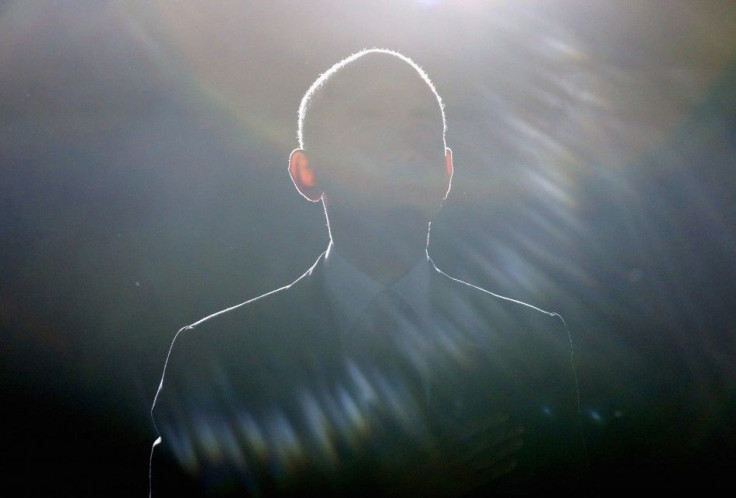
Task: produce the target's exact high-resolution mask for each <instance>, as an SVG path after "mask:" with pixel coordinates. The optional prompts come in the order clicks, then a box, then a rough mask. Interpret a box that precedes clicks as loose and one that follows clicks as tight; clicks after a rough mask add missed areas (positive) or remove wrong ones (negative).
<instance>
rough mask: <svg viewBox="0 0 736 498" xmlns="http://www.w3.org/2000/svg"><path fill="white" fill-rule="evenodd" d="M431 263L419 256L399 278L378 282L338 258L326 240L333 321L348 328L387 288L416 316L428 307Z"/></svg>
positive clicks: (326, 274)
mask: <svg viewBox="0 0 736 498" xmlns="http://www.w3.org/2000/svg"><path fill="white" fill-rule="evenodd" d="M431 269H432V265H431V263H430V261H429V259H428V258H426V257H425V258H422V259H421V260H419V261H417V264H416V265H414V267H413V268H412V269H411V270H409V272H407V273H406V274H405V275H404V276H402V277H401V278H400V279H399V280H397V281H395V282H392V283H390V284H388V285H382V284H381V283H380V282H378V281H376V280H374V279H373V278H371V277H370V276H369V275H367V274H366V273H364V272H362V271H361V270H359V269H358V268H356V267H355V266H353V265H352V264H351V263H350V262H349V261H348V260H347V259H345V258H344V257H342V256H341V255H340V253H339V252H338V251H337V250H336V248H335V246H334V244H332V242H330V245H329V247H328V248H327V252H326V253H325V272H324V278H325V290H326V292H327V299H328V300H329V302H330V304H331V306H332V309H333V311H334V313H335V320H336V321H337V323H338V324H339V325H341V326H343V327H346V328H349V327H350V325H352V323H353V321H354V320H355V319H356V318H357V317H358V316H360V314H361V313H362V312H363V310H364V309H365V307H366V306H368V304H369V303H370V302H371V301H372V300H373V298H374V297H376V295H377V294H379V293H380V292H382V291H384V290H386V289H390V290H391V291H392V292H395V293H396V294H398V295H399V296H401V297H402V298H403V299H404V300H405V301H406V302H407V303H408V304H409V306H411V307H412V308H413V309H414V311H415V312H416V313H418V314H419V315H420V316H427V315H428V313H429V310H430V295H429V280H430V272H431Z"/></svg>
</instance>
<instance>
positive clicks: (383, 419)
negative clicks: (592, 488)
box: [152, 255, 583, 496]
mask: <svg viewBox="0 0 736 498" xmlns="http://www.w3.org/2000/svg"><path fill="white" fill-rule="evenodd" d="M423 265H424V266H423V268H424V270H422V269H420V270H419V271H425V270H426V290H421V291H419V303H418V301H417V299H413V298H411V299H405V298H404V297H403V296H402V292H401V288H400V287H399V289H398V290H397V288H396V287H395V286H393V287H392V286H389V287H387V288H384V289H381V290H380V291H378V292H377V293H374V295H372V296H371V297H370V300H369V302H368V303H367V304H365V305H364V306H362V307H358V308H357V309H356V311H355V316H352V317H351V316H346V314H345V312H344V309H345V307H344V306H343V307H340V306H335V303H334V299H333V300H331V299H330V298H329V295H330V291H329V284H326V283H325V282H326V279H327V277H328V275H326V273H327V272H328V270H329V268H326V266H328V265H326V264H325V258H324V255H323V256H321V257H320V259H319V260H318V261H317V262H316V263H315V265H314V266H313V267H312V269H310V270H309V271H308V272H307V273H306V274H305V275H304V276H302V277H301V278H300V279H299V280H297V281H296V282H295V283H294V284H292V285H291V286H289V287H286V288H283V289H280V290H278V291H276V292H273V293H270V294H268V295H265V296H262V297H261V298H258V299H255V300H252V301H250V302H247V303H244V304H243V305H240V306H237V307H234V308H231V309H229V310H226V311H224V312H221V313H218V314H215V315H213V316H211V317H208V318H207V319H205V320H202V321H200V322H198V323H196V324H194V325H192V326H189V327H185V328H184V329H182V330H181V331H180V332H179V334H178V335H177V337H176V339H175V342H174V344H173V346H172V349H171V352H170V355H169V358H168V361H167V365H166V369H165V375H164V378H163V380H162V385H161V389H160V392H159V394H158V396H157V400H156V402H155V407H154V420H155V423H156V426H157V429H158V431H159V433H160V435H161V437H162V443H161V444H160V445H159V446H158V447H157V448H156V449H155V451H154V455H153V477H152V486H153V493H154V496H169V495H172V496H173V495H176V496H196V495H199V494H207V495H223V496H228V495H242V494H252V495H289V494H305V493H307V494H308V493H318V494H320V495H326V494H327V495H329V494H335V495H377V494H383V495H402V496H403V495H422V494H426V495H462V494H475V493H479V492H481V491H488V490H490V489H493V490H494V491H497V492H500V493H510V494H516V493H519V494H522V493H527V492H534V491H535V490H536V491H538V490H542V489H544V490H548V489H566V488H571V487H573V486H574V480H575V473H576V471H577V467H578V466H579V464H580V461H581V457H582V454H583V448H582V440H581V438H580V432H579V426H578V416H577V394H576V388H575V382H574V377H573V371H572V364H571V356H570V342H569V338H568V335H567V332H566V331H565V329H564V327H563V326H562V323H561V322H560V321H559V320H558V319H557V318H555V317H552V316H550V315H549V314H547V313H544V312H541V311H539V310H537V309H534V308H532V307H530V306H527V305H524V304H521V303H517V302H513V301H511V300H507V299H504V298H500V297H497V296H494V295H492V294H490V293H487V292H485V291H482V290H481V289H478V288H475V287H473V286H470V285H467V284H464V283H462V282H459V281H456V280H454V279H451V278H450V277H448V276H446V275H445V274H443V273H441V272H439V271H438V270H436V268H434V266H433V265H432V263H431V261H429V260H427V261H425V262H424V263H423ZM332 292H333V293H334V289H333V291H332ZM344 301H345V302H348V303H350V298H349V297H348V298H346V299H345V300H344ZM348 308H349V306H348ZM348 315H349V313H348ZM489 420H496V421H497V422H498V423H491V424H489V425H488V427H489V428H488V431H487V432H486V433H484V432H482V431H481V432H478V431H475V432H470V431H469V430H468V429H469V428H470V427H476V426H482V425H483V424H487V421H489ZM512 424H513V425H512ZM517 424H520V425H521V426H523V428H524V434H523V440H524V444H523V446H522V447H521V448H520V449H518V448H517V447H515V446H514V447H510V448H506V450H504V451H507V452H508V453H509V454H510V455H512V456H513V458H514V459H515V460H516V461H517V464H518V465H516V467H515V469H514V470H513V471H511V472H508V473H502V474H504V475H502V476H500V477H498V478H496V475H494V474H493V473H492V472H491V471H489V470H487V469H485V468H478V469H476V468H474V466H473V462H474V456H475V454H474V452H476V451H480V450H478V448H483V447H484V446H483V444H484V441H483V440H482V439H483V438H485V437H487V438H488V439H489V440H490V439H492V438H493V437H498V433H499V431H501V432H503V431H505V430H514V429H513V428H514V427H516V426H517ZM484 434H485V435H484ZM517 450H518V451H517ZM486 456H487V455H486ZM504 456H508V455H499V458H500V457H504ZM458 462H463V464H462V465H458Z"/></svg>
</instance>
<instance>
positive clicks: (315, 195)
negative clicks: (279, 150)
mask: <svg viewBox="0 0 736 498" xmlns="http://www.w3.org/2000/svg"><path fill="white" fill-rule="evenodd" d="M289 175H290V176H291V181H293V182H294V186H295V187H296V189H297V190H298V191H299V193H300V194H302V195H303V196H304V198H305V199H307V200H308V201H312V202H317V201H319V200H320V199H322V194H324V191H323V190H322V189H321V188H319V186H318V185H317V182H316V181H315V178H314V170H312V168H311V166H310V165H309V158H308V157H307V154H306V152H304V151H303V150H302V149H294V151H293V152H292V153H291V155H290V156H289Z"/></svg>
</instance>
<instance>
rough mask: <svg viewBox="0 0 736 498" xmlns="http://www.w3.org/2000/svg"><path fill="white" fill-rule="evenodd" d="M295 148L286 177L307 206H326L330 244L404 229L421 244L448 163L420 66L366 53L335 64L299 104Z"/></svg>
mask: <svg viewBox="0 0 736 498" xmlns="http://www.w3.org/2000/svg"><path fill="white" fill-rule="evenodd" d="M298 139H299V149H297V150H295V151H294V152H293V153H292V155H291V158H290V162H289V172H290V174H291V177H292V179H293V180H294V184H295V185H296V187H297V189H298V190H299V191H300V192H301V193H302V195H304V197H306V198H307V199H309V200H312V201H317V200H320V199H322V200H323V202H324V203H325V209H326V212H327V214H328V219H329V222H330V227H331V229H332V235H333V238H334V236H335V235H336V233H335V232H338V231H344V230H348V231H350V232H352V234H353V235H354V234H355V233H356V231H357V230H362V231H368V232H369V233H370V234H371V235H374V236H377V235H378V233H379V232H382V233H386V232H387V230H388V232H389V233H387V235H389V236H398V233H395V232H398V231H405V230H406V229H409V228H411V230H410V231H411V232H416V231H419V232H420V233H424V234H425V236H426V229H427V223H428V222H429V220H430V219H431V217H432V215H433V214H434V213H435V212H436V210H437V209H438V208H439V205H440V203H441V201H442V199H443V198H444V197H445V196H446V195H447V192H448V191H449V186H450V179H451V176H452V154H451V152H450V150H449V149H447V148H446V146H445V115H444V110H443V107H442V100H441V99H440V97H439V95H438V94H437V91H436V90H435V88H434V85H432V83H431V81H430V80H429V78H428V76H427V75H426V73H425V72H424V71H423V70H422V69H421V68H420V67H419V66H418V65H417V64H416V63H414V62H413V61H412V60H410V59H409V58H407V57H405V56H403V55H401V54H398V53H396V52H392V51H389V50H381V49H371V50H364V51H362V52H358V53H356V54H354V55H352V56H350V57H348V58H346V59H344V60H342V61H341V62H339V63H337V64H335V65H334V66H332V67H331V68H330V69H329V70H328V71H327V72H325V73H324V74H323V75H322V76H320V77H319V78H318V79H317V80H316V81H315V82H314V83H313V84H312V86H311V87H310V88H309V90H308V91H307V93H306V94H305V95H304V98H303V99H302V102H301V105H300V107H299V131H298ZM391 230H393V231H394V233H391Z"/></svg>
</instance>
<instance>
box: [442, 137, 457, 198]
mask: <svg viewBox="0 0 736 498" xmlns="http://www.w3.org/2000/svg"><path fill="white" fill-rule="evenodd" d="M454 171H455V170H454V168H453V166H452V149H450V148H449V147H445V174H446V179H447V190H445V196H444V199H447V196H448V195H449V194H450V189H451V188H452V174H453V173H454Z"/></svg>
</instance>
